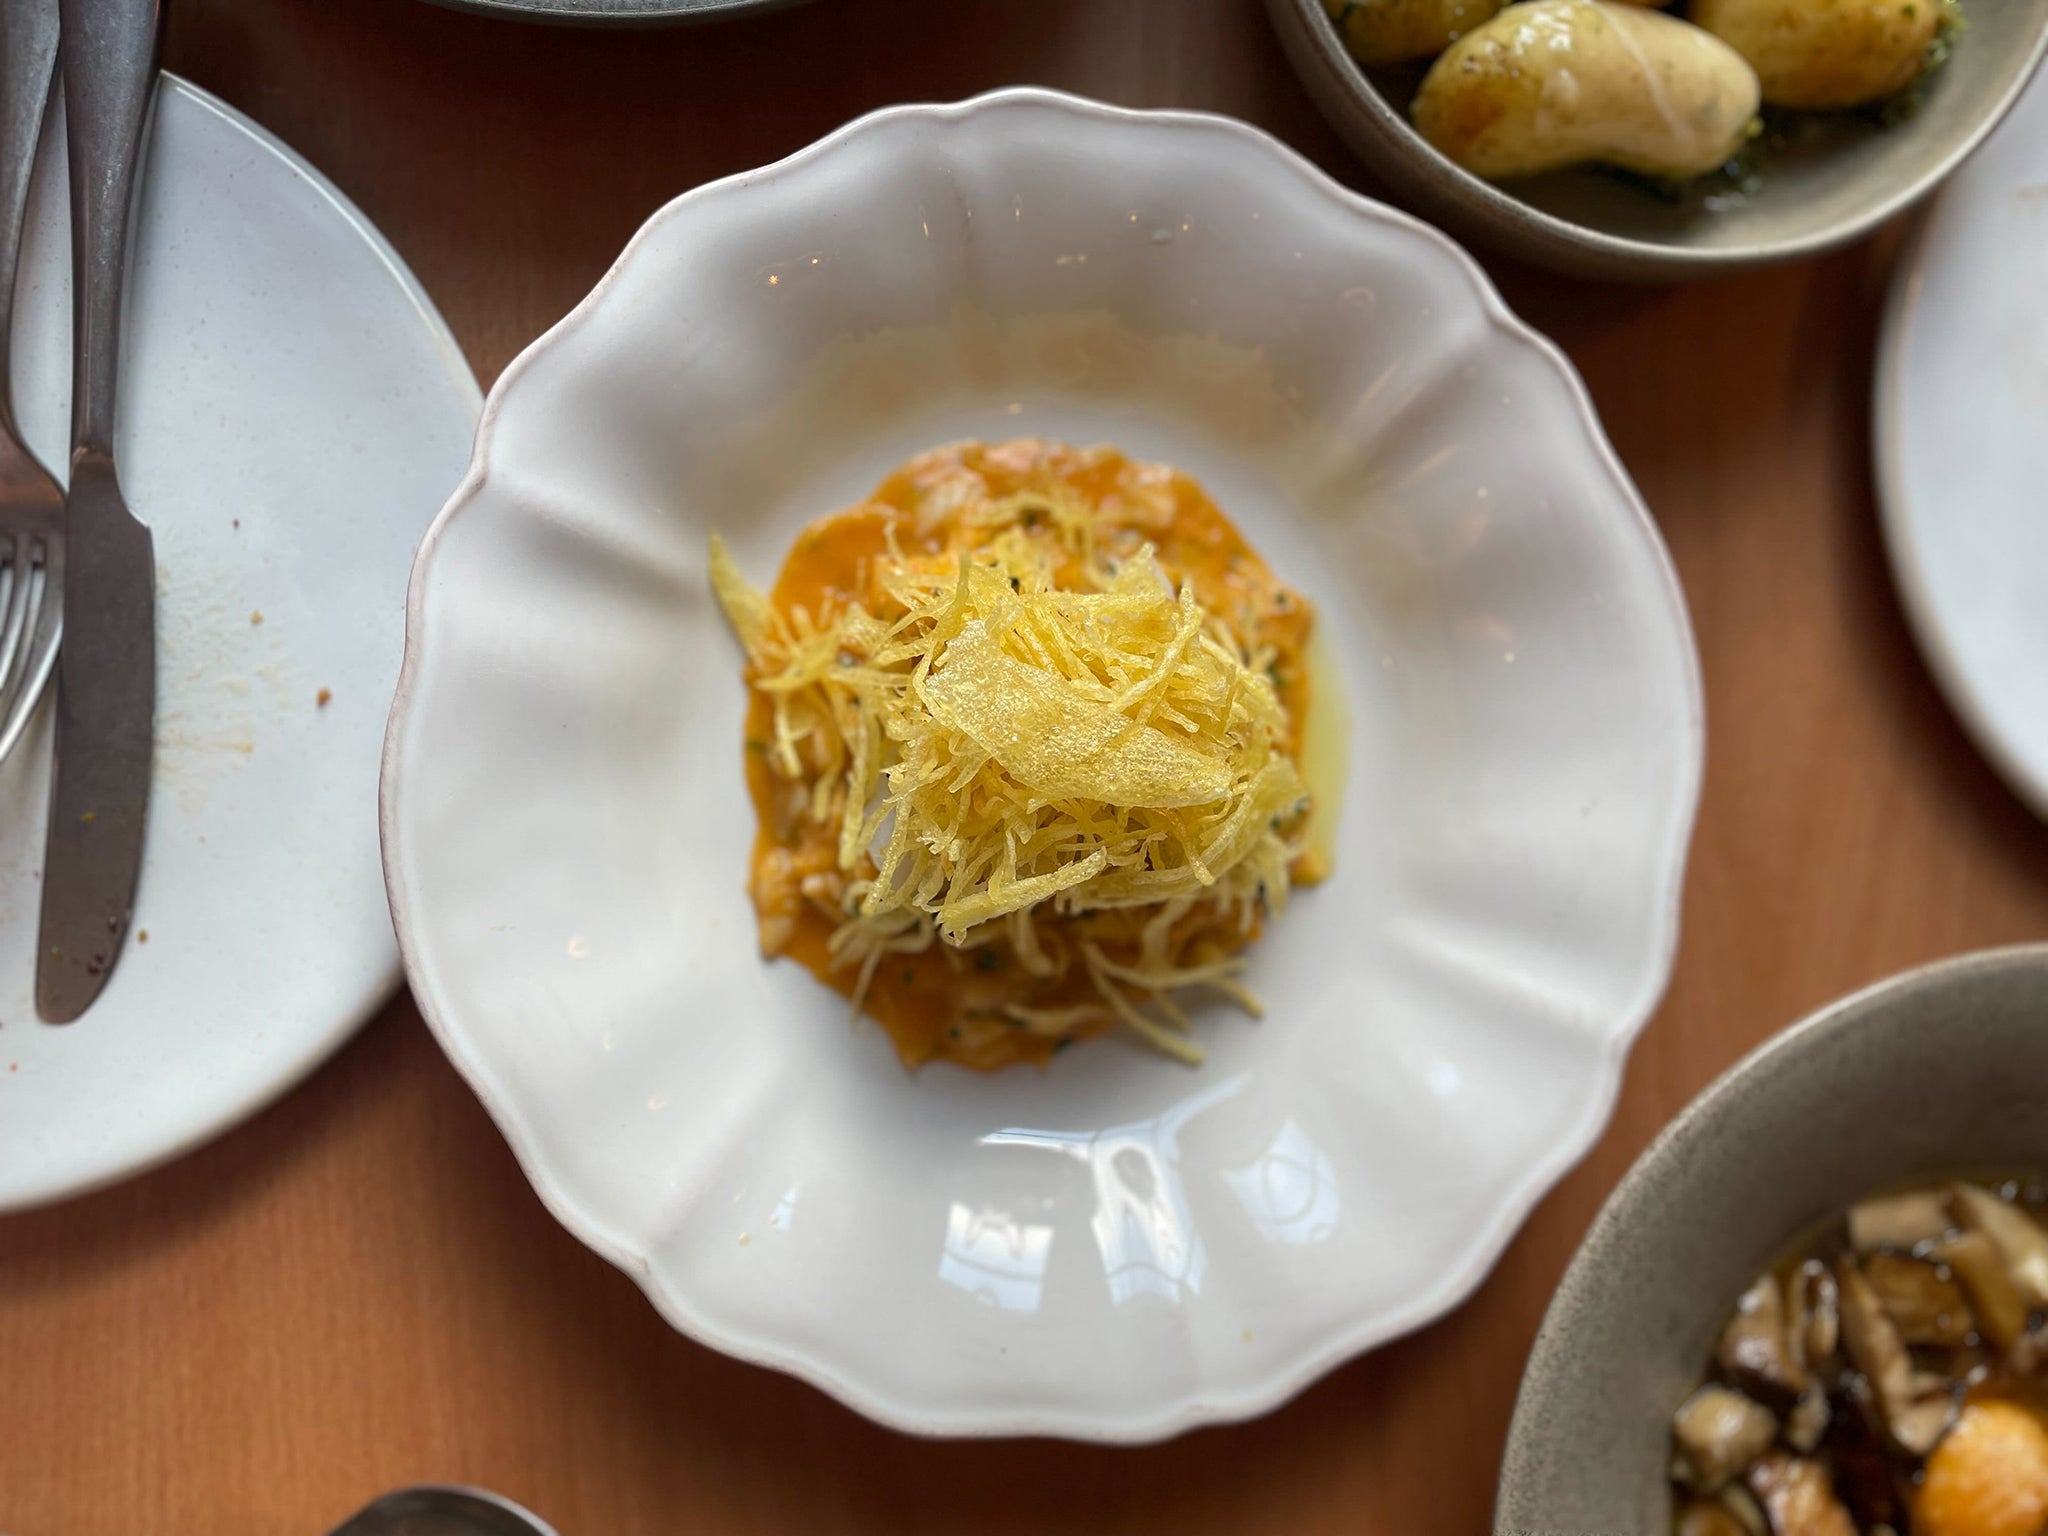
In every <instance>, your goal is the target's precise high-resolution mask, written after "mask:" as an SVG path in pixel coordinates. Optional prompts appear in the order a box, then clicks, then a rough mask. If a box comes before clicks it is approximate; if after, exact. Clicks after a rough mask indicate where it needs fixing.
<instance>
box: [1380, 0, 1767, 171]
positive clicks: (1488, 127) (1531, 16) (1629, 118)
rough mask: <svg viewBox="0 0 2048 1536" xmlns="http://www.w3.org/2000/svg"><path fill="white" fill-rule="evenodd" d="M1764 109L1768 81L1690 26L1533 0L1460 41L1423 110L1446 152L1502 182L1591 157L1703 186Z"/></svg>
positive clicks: (1592, 0)
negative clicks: (1761, 96) (1703, 178)
mask: <svg viewBox="0 0 2048 1536" xmlns="http://www.w3.org/2000/svg"><path fill="white" fill-rule="evenodd" d="M1756 109H1757V79H1756V71H1754V70H1753V69H1751V68H1750V67H1749V65H1748V64H1747V63H1745V62H1744V61H1743V58H1742V55H1741V54H1739V53H1737V52H1736V51H1735V50H1734V49H1733V48H1730V47H1729V46H1728V45H1727V44H1726V43H1724V42H1722V41H1721V40H1720V39H1719V38H1716V37H1712V36H1709V35H1708V34H1707V33H1705V32H1702V31H1701V30H1700V29H1699V28H1698V27H1695V26H1692V25H1691V24H1690V23H1687V22H1683V21H1679V20H1678V19H1677V18H1675V17H1671V16H1666V15H1664V14H1663V13H1661V12H1659V11H1648V10H1639V9H1637V8H1635V7H1633V6H1626V5H1616V4H1611V3H1608V0H1528V3H1526V4H1522V5H1511V6H1509V7H1508V8H1507V9H1506V10H1504V11H1502V12H1501V13H1500V14H1499V15H1497V16H1495V17H1494V18H1493V19H1492V20H1491V21H1489V22H1487V23H1486V24H1485V25H1483V26H1481V27H1479V28H1477V29H1476V30H1474V31H1471V32H1468V33H1466V34H1465V35H1464V36H1463V37H1461V38H1459V39H1458V41H1457V42H1455V43H1453V44H1452V45H1451V46H1450V48H1449V49H1448V50H1446V51H1445V53H1444V54H1443V56H1442V57H1441V58H1439V59H1438V60H1437V61H1436V63H1435V64H1434V65H1432V66H1431V67H1430V71H1429V74H1428V75H1427V76H1426V77H1425V78H1424V79H1423V82H1422V88H1421V89H1420V90H1419V91H1417V92H1416V95H1415V105H1414V107H1413V109H1412V110H1413V114H1414V118H1415V126H1416V128H1417V130H1418V131H1420V133H1421V134H1422V136H1423V137H1424V138H1425V139H1427V140H1428V141H1429V142H1430V143H1431V144H1433V145H1435V146H1436V147H1437V148H1438V149H1439V150H1441V151H1443V153H1444V154H1445V155H1447V156H1449V157H1450V158H1451V159H1452V160H1455V161H1456V162H1457V163H1458V164H1459V165H1462V166H1463V167H1465V169H1466V170H1468V171H1471V172H1473V173H1474V174H1475V175H1479V176H1485V177H1488V178H1499V177H1503V176H1532V175H1534V174H1536V173H1537V172H1539V171H1554V170H1557V169H1560V168H1561V167H1563V166H1567V165H1580V164H1584V163H1586V162H1588V161H1602V162H1605V163H1607V164H1610V165H1619V166H1624V167H1626V168H1627V169H1629V170H1633V171H1641V172H1643V173H1644V174H1646V175H1650V176H1669V177H1685V176H1697V175H1700V174H1701V173H1703V172H1706V171H1710V170H1712V169H1714V167H1715V166H1717V165H1720V164H1721V163H1722V162H1723V161H1725V160H1726V159H1727V158H1728V157H1729V156H1730V155H1732V154H1734V153H1735V151H1736V150H1737V149H1738V148H1740V147H1741V145H1742V142H1743V140H1744V139H1745V138H1747V137H1748V135H1749V132H1750V124H1751V121H1752V120H1753V119H1754V118H1755V116H1756Z"/></svg>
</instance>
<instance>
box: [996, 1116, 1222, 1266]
mask: <svg viewBox="0 0 2048 1536" xmlns="http://www.w3.org/2000/svg"><path fill="white" fill-rule="evenodd" d="M1244 1081H1245V1080H1244V1078H1243V1077H1242V1076H1238V1077H1233V1078H1231V1079H1229V1080H1228V1081H1226V1082H1222V1083H1219V1084H1217V1085H1216V1086H1215V1087H1214V1088H1212V1089H1210V1090H1209V1091H1207V1092H1206V1093H1199V1094H1196V1095H1195V1096H1194V1097H1192V1098H1189V1099H1185V1100H1183V1101H1182V1102H1181V1103H1179V1104H1177V1105H1175V1106H1174V1107H1173V1108H1172V1109H1170V1110H1168V1111H1167V1112H1166V1113H1165V1114H1163V1115H1160V1116H1158V1117H1156V1118H1154V1119H1151V1120H1141V1121H1138V1122H1137V1123H1135V1124H1132V1125H1116V1126H1109V1127H1107V1128H1105V1129H1103V1130H1100V1131H1035V1130H1027V1129H1022V1128H1014V1127H1013V1128H1011V1129H1008V1130H1002V1131H997V1132H994V1133H993V1134H991V1135H988V1136H984V1137H982V1138H981V1141H982V1145H983V1146H989V1147H1037V1148H1040V1149H1042V1150H1045V1151H1049V1152H1056V1153H1058V1154H1060V1155H1061V1156H1062V1157H1070V1158H1072V1159H1073V1160H1074V1161H1076V1162H1078V1163H1081V1164H1084V1165H1085V1166H1086V1167H1087V1169H1088V1172H1089V1176H1090V1177H1091V1179H1092V1180H1093V1181H1094V1185H1095V1213H1094V1215H1092V1216H1091V1217H1090V1218H1089V1221H1088V1226H1089V1229H1090V1230H1091V1231H1093V1232H1094V1234H1095V1246H1096V1250H1097V1252H1098V1253H1099V1254H1100V1255H1101V1258H1102V1272H1103V1277H1104V1278H1105V1279H1106V1280H1107V1281H1108V1282H1109V1296H1110V1300H1112V1301H1114V1302H1116V1303H1117V1304H1118V1305H1122V1304H1123V1303H1124V1302H1127V1301H1130V1300H1131V1299H1132V1298H1133V1297H1137V1296H1158V1297H1160V1298H1162V1299H1164V1300H1166V1301H1170V1302H1178V1301H1180V1300H1181V1299H1182V1298H1183V1296H1184V1295H1185V1296H1189V1297H1192V1296H1194V1295H1195V1294H1196V1293H1197V1292H1199V1291H1200V1290H1201V1288H1202V1275H1203V1271H1204V1270H1205V1268H1206V1267H1207V1262H1208V1261H1207V1256H1206V1254H1205V1252H1204V1250H1203V1247H1202V1239H1201V1237H1200V1235H1199V1234H1198V1233H1197V1232H1196V1231H1195V1225H1194V1218H1193V1215H1192V1213H1190V1211H1189V1210H1188V1202H1187V1193H1186V1191H1185V1190H1184V1189H1183V1188H1182V1185H1181V1178H1180V1149H1179V1145H1178V1138H1179V1135H1180V1131H1181V1128H1182V1127H1183V1126H1185V1125H1186V1124H1187V1123H1188V1122H1189V1121H1190V1120H1192V1119H1194V1117H1195V1116H1196V1115H1199V1114H1201V1113H1202V1112H1203V1111H1204V1110H1207V1109H1211V1108H1213V1107H1214V1106H1216V1105H1218V1104H1220V1103H1222V1102H1223V1101H1224V1100H1225V1099H1227V1098H1229V1097H1230V1096H1231V1095H1233V1094H1235V1093H1236V1092H1237V1091H1238V1090H1239V1089H1240V1088H1242V1087H1243V1086H1244Z"/></svg>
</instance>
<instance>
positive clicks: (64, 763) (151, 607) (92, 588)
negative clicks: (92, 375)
mask: <svg viewBox="0 0 2048 1536" xmlns="http://www.w3.org/2000/svg"><path fill="white" fill-rule="evenodd" d="M65 505H66V511H67V513H68V517H69V526H68V528H67V530H66V534H65V538H66V547H67V550H68V559H67V561H66V564H65V567H64V646H63V649H62V650H61V651H60V652H59V653H58V657H57V734H56V746H57V772H56V775H55V779H54V781H53V784H52V788H51V792H50V834H49V844H48V846H47V848H46V850H45V852H44V855H43V914H42V945H41V949H40V951H39V958H38V962H37V965H36V1012H37V1013H38V1014H40V1015H41V1016H42V1017H43V1018H44V1019H45V1020H47V1021H48V1022H50V1023H52V1024H68V1023H70V1022H71V1021H72V1020H73V1019H76V1018H77V1017H78V1016H79V1015H80V1014H82V1013H84V1012H85V1010H86V1009H87V1008H88V1007H90V1006H91V1004H92V1002H93V999H95V998H96V997H98V996H99V994H100V989H101V988H102V987H103V986H105V985H106V981H107V977H108V975H109V974H110V973H111V972H112V971H113V969H114V963H115V961H116V960H117V959H118V958H119V956H120V953H121V946H122V943H123V941H124V940H125V938H126V936H127V932H128V919H129V917H130V915H131V913H132V910H133V906H134V900H135V886H136V881H137V879H138V877H139V876H140V873H141V869H142V836H143V831H144V829H145V827H146V825H147V823H148V810H149V777H150V774H149V770H150V753H151V749H152V743H153V741H154V739H155V716H156V554H155V548H154V541H153V540H152V539H151V537H150V533H149V530H148V529H147V528H145V527H143V526H142V524H140V523H139V522H137V521H136V520H135V518H134V517H133V516H132V515H130V513H129V511H128V507H127V505H126V503H125V502H123V501H122V499H121V487H120V485H119V484H118V483H117V482H116V480H115V478H114V461H113V459H112V458H111V457H109V456H107V455H105V454H99V453H80V454H79V455H77V456H76V457H75V458H74V459H73V460H72V462H71V489H70V491H69V493H68V494H67V496H66V501H65Z"/></svg>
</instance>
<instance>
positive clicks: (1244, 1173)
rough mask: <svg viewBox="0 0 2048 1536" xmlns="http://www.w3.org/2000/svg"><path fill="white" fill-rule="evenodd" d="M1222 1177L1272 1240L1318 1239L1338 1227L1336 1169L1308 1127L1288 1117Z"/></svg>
mask: <svg viewBox="0 0 2048 1536" xmlns="http://www.w3.org/2000/svg"><path fill="white" fill-rule="evenodd" d="M1223 1181H1224V1182H1225V1183H1226V1184H1228V1185H1229V1186H1230V1190H1231V1193H1232V1194H1234V1195H1236V1196H1237V1199H1238V1203H1239V1204H1241V1205H1242V1206H1243V1207H1244V1208H1245V1210H1246V1211H1247V1212H1248V1213H1250V1215H1251V1218H1252V1221H1253V1222H1254V1223H1255V1224H1256V1225H1257V1226H1258V1229H1259V1236H1261V1237H1263V1238H1265V1239H1266V1241H1268V1242H1271V1243H1293V1244H1297V1245H1300V1244H1307V1243H1320V1242H1321V1241H1322V1240H1323V1239H1324V1238H1326V1237H1328V1236H1329V1235H1330V1234H1331V1233H1332V1232H1333V1231H1335V1230H1336V1227H1337V1173H1336V1170H1335V1169H1333V1168H1332V1167H1331V1166H1330V1160H1329V1159H1328V1158H1327V1157H1325V1156H1323V1153H1322V1149H1321V1148H1319V1147H1318V1146H1317V1145H1316V1144H1315V1143H1314V1142H1312V1141H1310V1140H1309V1139H1308V1133H1307V1132H1306V1131H1304V1130H1303V1129H1302V1128H1301V1127H1300V1126H1299V1125H1297V1124H1296V1123H1295V1122H1294V1121H1292V1120H1290V1121H1288V1122H1287V1123H1286V1124H1285V1125H1283V1126H1281V1127H1280V1130H1279V1132H1278V1133H1277V1134H1276V1135H1275V1136H1274V1137H1273V1142H1272V1145H1271V1146H1269V1147H1267V1148H1266V1150H1265V1151H1264V1152H1263V1153H1261V1154H1260V1155H1259V1156H1258V1157H1257V1158H1255V1159H1254V1160H1253V1161H1252V1162H1250V1163H1247V1164H1246V1165H1245V1166H1244V1167H1242V1168H1226V1169H1224V1170H1223Z"/></svg>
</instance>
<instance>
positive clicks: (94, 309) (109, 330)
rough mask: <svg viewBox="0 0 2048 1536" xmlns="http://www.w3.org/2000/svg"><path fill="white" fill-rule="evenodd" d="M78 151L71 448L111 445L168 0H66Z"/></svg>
mask: <svg viewBox="0 0 2048 1536" xmlns="http://www.w3.org/2000/svg"><path fill="white" fill-rule="evenodd" d="M59 9H60V12H61V16H62V21H63V29H64V45H63V50H62V51H63V59H64V113H65V127H66V139H67V142H68V143H69V146H70V150H71V321H72V349H73V351H72V364H71V367H72V378H71V445H72V454H73V456H74V457H76V456H77V455H78V454H81V453H103V454H106V455H108V456H110V457H111V456H112V454H113V451H114V380H115V376H116V373H117V372H118V370H119V367H120V361H121V274H122V269H123V267H124V266H125V265H126V262H127V256H128V208H129V204H130V202H131V200H132V199H133V196H134V191H135V168H136V161H137V160H138V159H139V158H140V157H141V154H142V129H143V123H144V121H145V120H146V118H147V117H148V115H149V98H150V90H151V88H152V87H153V86H154V85H155V84H156V50H157V41H158V37H159V34H160V30H161V29H160V21H161V15H162V5H161V0H60V6H59Z"/></svg>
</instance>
